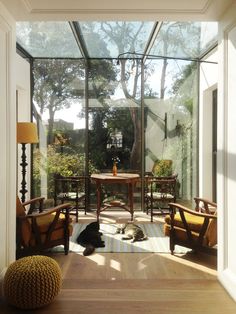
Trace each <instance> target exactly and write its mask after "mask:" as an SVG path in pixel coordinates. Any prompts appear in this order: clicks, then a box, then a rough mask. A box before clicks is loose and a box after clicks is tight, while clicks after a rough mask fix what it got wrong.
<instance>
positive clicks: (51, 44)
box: [16, 22, 82, 58]
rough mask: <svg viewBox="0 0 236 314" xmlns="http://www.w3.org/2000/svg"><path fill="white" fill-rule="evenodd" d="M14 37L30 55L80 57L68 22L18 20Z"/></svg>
mask: <svg viewBox="0 0 236 314" xmlns="http://www.w3.org/2000/svg"><path fill="white" fill-rule="evenodd" d="M16 39H17V42H18V43H19V44H20V45H21V46H22V47H23V48H24V49H25V50H26V51H27V52H28V53H29V54H30V55H32V57H46V58H47V57H48V58H51V57H55V58H81V57H82V54H81V52H80V50H79V47H78V45H77V43H76V40H75V37H74V35H73V33H72V30H71V28H70V25H69V23H68V22H18V23H16Z"/></svg>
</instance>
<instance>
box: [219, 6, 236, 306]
mask: <svg viewBox="0 0 236 314" xmlns="http://www.w3.org/2000/svg"><path fill="white" fill-rule="evenodd" d="M219 60H220V64H219V67H220V72H219V74H220V75H219V84H218V86H219V94H218V156H217V159H218V165H217V166H218V168H217V170H218V174H217V182H218V186H217V190H218V195H217V202H218V217H219V219H218V247H219V250H218V270H219V271H218V276H219V279H220V281H221V282H222V284H223V285H224V286H225V287H226V289H227V290H228V291H229V293H230V294H231V296H232V297H233V298H234V299H235V300H236V250H235V239H236V228H235V226H236V206H235V191H236V103H235V100H236V4H234V5H232V7H231V9H230V10H229V11H228V12H227V13H226V14H225V15H224V17H223V18H222V20H221V23H220V46H219Z"/></svg>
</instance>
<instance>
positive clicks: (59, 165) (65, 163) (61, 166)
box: [33, 145, 98, 197]
mask: <svg viewBox="0 0 236 314" xmlns="http://www.w3.org/2000/svg"><path fill="white" fill-rule="evenodd" d="M33 158H34V163H33V181H34V182H33V186H34V188H35V196H36V195H40V194H41V193H40V184H41V178H42V177H43V176H46V177H47V182H48V188H47V194H48V197H53V191H54V174H56V173H57V174H60V175H62V176H77V175H84V174H85V155H84V154H61V153H59V152H56V149H55V147H54V146H53V145H50V146H48V148H47V154H46V155H44V154H43V153H41V152H40V150H39V149H38V148H36V149H35V150H34V153H33ZM94 172H98V171H97V169H96V168H95V167H94V166H93V164H92V163H91V162H89V174H91V173H94Z"/></svg>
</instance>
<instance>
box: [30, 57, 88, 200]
mask: <svg viewBox="0 0 236 314" xmlns="http://www.w3.org/2000/svg"><path fill="white" fill-rule="evenodd" d="M33 82H34V84H33V117H34V119H35V121H36V122H37V124H38V129H39V145H38V147H36V148H35V149H34V151H33V182H32V183H33V184H32V187H33V196H45V197H46V198H47V199H52V198H53V192H54V174H56V173H58V174H61V175H64V176H71V175H79V174H84V173H85V138H86V136H85V133H86V128H85V125H86V124H85V115H84V107H85V64H84V61H83V60H81V59H80V60H73V59H71V60H70V59H35V60H34V62H33Z"/></svg>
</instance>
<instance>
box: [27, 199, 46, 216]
mask: <svg viewBox="0 0 236 314" xmlns="http://www.w3.org/2000/svg"><path fill="white" fill-rule="evenodd" d="M44 200H45V197H35V198H32V199H31V200H28V201H26V202H24V203H22V205H23V206H24V207H26V206H28V205H30V208H29V210H28V214H32V212H33V211H34V210H35V209H37V210H38V211H39V212H40V213H41V212H42V211H43V202H44ZM37 203H39V207H38V208H35V204H37Z"/></svg>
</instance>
